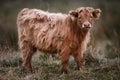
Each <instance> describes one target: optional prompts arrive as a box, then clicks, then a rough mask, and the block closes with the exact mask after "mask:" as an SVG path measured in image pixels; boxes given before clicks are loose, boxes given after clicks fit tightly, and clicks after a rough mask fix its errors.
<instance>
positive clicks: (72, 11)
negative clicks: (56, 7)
mask: <svg viewBox="0 0 120 80" xmlns="http://www.w3.org/2000/svg"><path fill="white" fill-rule="evenodd" d="M69 14H70V15H72V16H74V17H78V12H76V11H75V10H71V11H69Z"/></svg>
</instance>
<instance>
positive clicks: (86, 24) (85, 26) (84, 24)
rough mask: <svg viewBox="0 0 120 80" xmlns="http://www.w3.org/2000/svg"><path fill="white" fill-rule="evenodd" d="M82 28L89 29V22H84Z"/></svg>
mask: <svg viewBox="0 0 120 80" xmlns="http://www.w3.org/2000/svg"><path fill="white" fill-rule="evenodd" d="M82 27H83V28H90V27H91V24H90V23H89V22H84V23H83V25H82Z"/></svg>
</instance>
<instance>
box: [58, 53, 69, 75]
mask: <svg viewBox="0 0 120 80" xmlns="http://www.w3.org/2000/svg"><path fill="white" fill-rule="evenodd" d="M69 57H70V54H69V53H68V52H67V51H66V52H62V53H60V59H61V64H62V69H61V72H62V73H65V74H67V73H68V71H67V64H68V61H69Z"/></svg>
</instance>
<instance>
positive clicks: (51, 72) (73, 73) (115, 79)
mask: <svg viewBox="0 0 120 80" xmlns="http://www.w3.org/2000/svg"><path fill="white" fill-rule="evenodd" d="M0 53H1V54H0V80H119V79H120V60H119V58H115V59H104V60H94V59H90V58H89V57H88V56H87V57H86V59H85V62H84V66H83V71H82V72H81V71H78V70H75V68H76V63H75V62H74V59H73V58H72V57H71V58H70V60H69V64H68V71H69V73H68V74H61V72H60V68H61V65H60V60H59V56H58V55H54V57H51V56H50V55H49V54H45V55H44V54H42V53H41V52H37V53H36V54H35V55H34V56H33V59H32V64H33V66H34V69H35V73H34V74H31V73H28V72H25V71H22V70H21V66H22V60H21V58H20V52H17V51H13V50H8V51H2V52H0Z"/></svg>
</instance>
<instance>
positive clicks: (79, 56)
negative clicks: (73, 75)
mask: <svg viewBox="0 0 120 80" xmlns="http://www.w3.org/2000/svg"><path fill="white" fill-rule="evenodd" d="M73 57H74V59H75V61H76V63H77V69H78V70H81V69H82V66H83V55H82V54H81V53H77V54H73Z"/></svg>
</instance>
